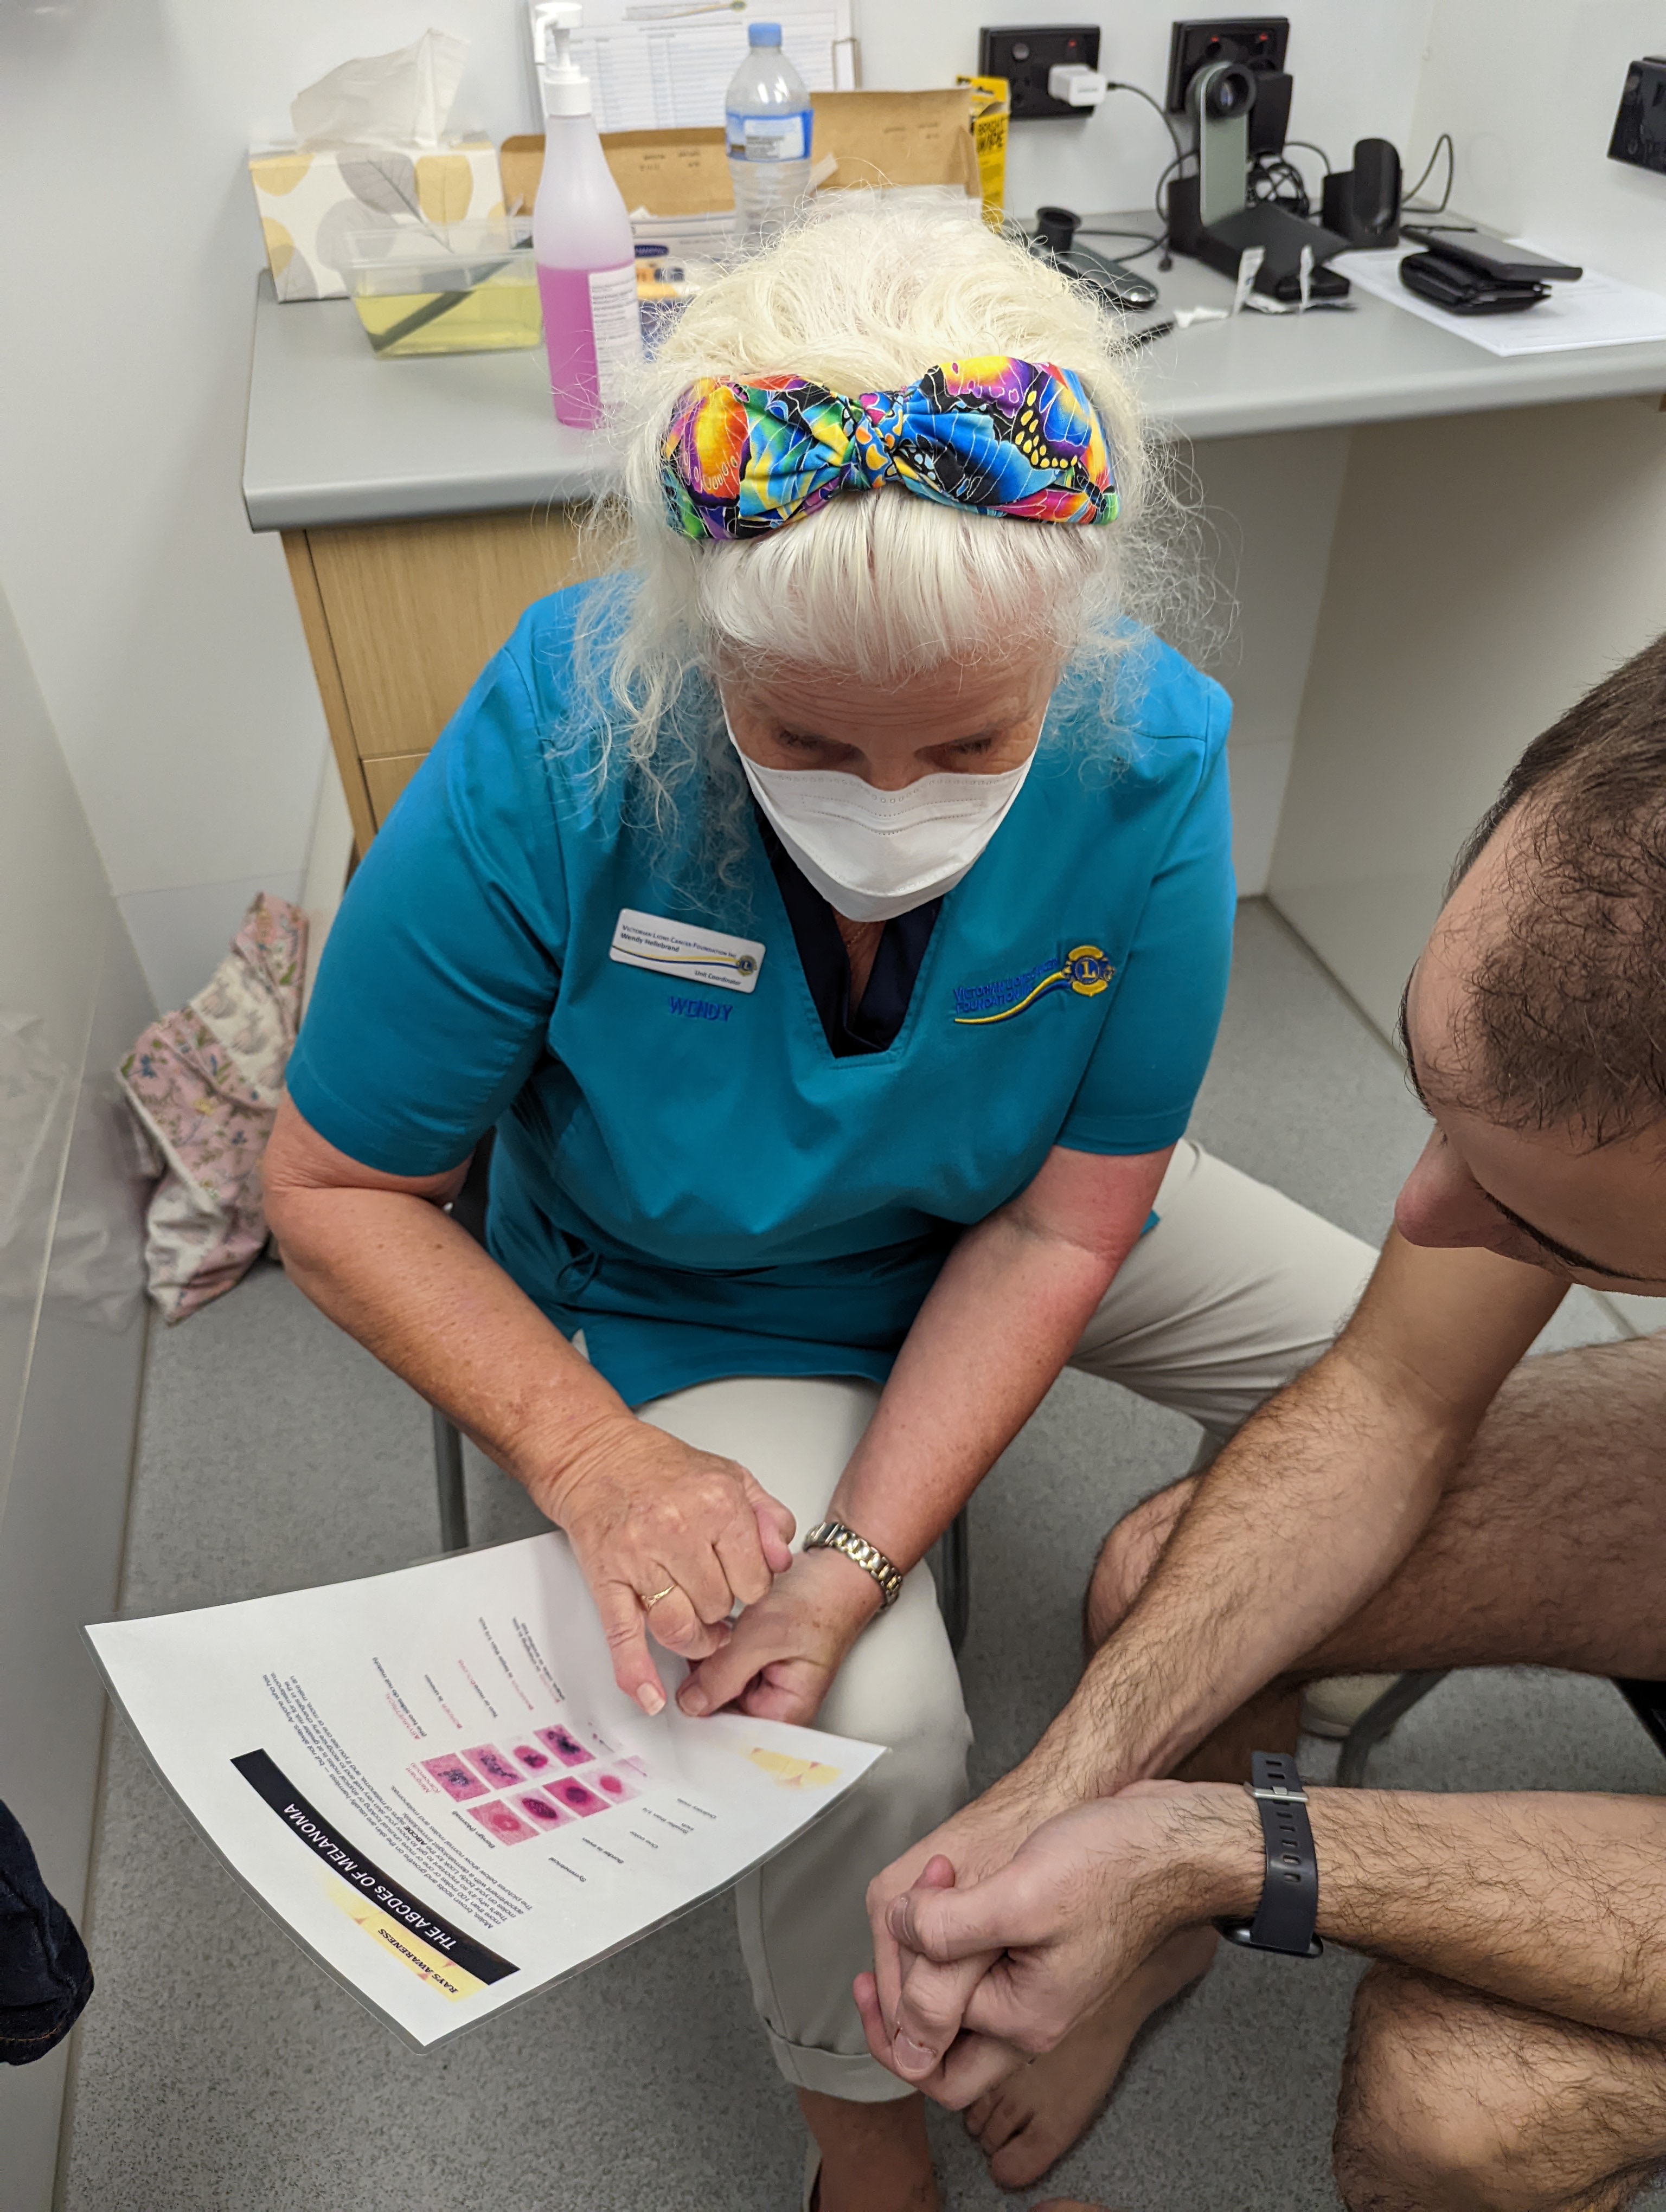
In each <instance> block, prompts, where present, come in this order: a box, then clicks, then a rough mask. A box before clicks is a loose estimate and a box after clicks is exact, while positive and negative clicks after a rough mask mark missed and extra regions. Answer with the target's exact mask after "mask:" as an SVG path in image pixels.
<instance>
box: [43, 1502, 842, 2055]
mask: <svg viewBox="0 0 1666 2212" xmlns="http://www.w3.org/2000/svg"><path fill="white" fill-rule="evenodd" d="M87 1634H88V1640H89V1642H90V1643H91V1644H92V1647H93V1650H94V1655H95V1656H96V1658H97V1661H98V1663H99V1666H100V1669H101V1670H102V1672H103V1674H104V1677H105V1680H106V1683H107V1684H108V1686H109V1688H110V1692H111V1694H112V1697H113V1698H114V1699H115V1700H116V1702H117V1704H118V1705H119V1706H120V1707H121V1709H122V1711H123V1712H124V1713H125V1715H126V1717H127V1718H128V1720H129V1721H130V1722H131V1724H132V1726H133V1728H134V1729H135V1731H136V1732H137V1735H138V1737H139V1740H140V1741H141V1743H142V1744H143V1747H144V1749H145V1752H146V1753H147V1754H148V1755H149V1759H151V1761H152V1763H153V1765H155V1768H156V1771H157V1772H158V1773H159V1774H160V1775H161V1778H162V1780H163V1781H164V1782H165V1783H166V1784H167V1786H168V1788H169V1789H170V1790H172V1791H173V1794H174V1796H176V1797H177V1798H178V1800H179V1803H180V1804H181V1805H182V1806H183V1808H185V1812H186V1814H188V1815H189V1816H190V1818H191V1820H192V1821H193V1822H194V1823H195V1825H196V1826H197V1827H198V1830H199V1831H200V1832H201V1833H202V1834H203V1835H204V1838H206V1839H207V1841H208V1842H209V1843H210V1844H211V1845H212V1846H213V1848H214V1850H216V1851H217V1852H218V1853H219V1855H220V1857H222V1859H223V1860H224V1861H225V1863H226V1864H227V1865H228V1867H229V1868H230V1869H231V1870H232V1872H233V1873H234V1875H236V1876H237V1877H238V1879H239V1880H240V1881H241V1882H242V1883H243V1884H244V1885H245V1887H246V1888H248V1889H249V1890H251V1891H252V1893H253V1894H254V1896H255V1898H256V1899H257V1900H258V1903H260V1904H261V1905H264V1907H265V1909H266V1910H267V1911H269V1912H270V1913H271V1914H272V1915H273V1917H275V1918H276V1919H277V1921H278V1922H279V1923H281V1924H282V1925H283V1927H284V1928H285V1929H287V1930H288V1931H289V1934H290V1935H291V1936H294V1937H295V1941H296V1942H298V1943H299V1944H300V1945H301V1948H303V1949H304V1950H306V1951H308V1952H310V1953H311V1954H312V1956H313V1958H314V1959H315V1960H317V1961H318V1963H319V1965H320V1966H323V1967H324V1968H325V1971H326V1972H328V1973H330V1974H332V1975H333V1976H334V1977H335V1978H336V1979H337V1981H338V1982H340V1983H342V1984H343V1985H344V1987H345V1988H347V1989H348V1990H351V1992H352V1993H353V1995H354V1996H356V1997H358V1998H360V1999H361V2000H362V2002H364V2003H365V2004H367V2005H368V2007H369V2008H370V2009H371V2010H372V2011H373V2012H374V2013H376V2014H377V2015H380V2018H381V2019H382V2020H384V2021H386V2023H387V2024H388V2025H389V2026H390V2027H392V2028H393V2029H394V2030H395V2031H396V2033H398V2034H399V2035H401V2036H403V2037H404V2039H405V2040H406V2041H407V2042H408V2043H410V2044H413V2045H416V2046H417V2049H419V2050H424V2051H426V2050H431V2049H433V2048H434V2046H435V2045H437V2044H441V2043H445V2042H447V2041H449V2040H450V2039H452V2038H453V2036H456V2035H459V2034H460V2033H462V2032H463V2031H464V2030H465V2029H466V2028H470V2027H474V2026H475V2025H476V2023H477V2022H478V2021H483V2020H485V2019H487V2018H488V2017H489V2016H490V2015H493V2014H496V2013H499V2012H502V2010H504V2009H505V2008H506V2007H508V2006H509V2005H512V2004H515V2003H517V2002H520V1999H521V1998H523V1997H528V1996H532V1995H533V1994H534V1993H535V1992H536V1991H537V1990H542V1989H547V1988H549V1987H550V1984H552V1983H555V1982H558V1981H560V1980H562V1979H563V1978H565V1977H567V1976H569V1975H571V1974H575V1973H579V1972H582V1970H583V1969H584V1968H585V1967H587V1966H593V1965H595V1964H596V1962H597V1961H598V1960H601V1959H605V1958H607V1957H608V1956H610V1955H611V1954H612V1953H613V1952H615V1951H618V1950H622V1949H623V1948H624V1947H625V1946H626V1945H627V1944H629V1943H634V1942H636V1941H637V1940H638V1938H639V1937H641V1936H646V1935H648V1934H649V1933H651V1932H652V1930H654V1929H656V1928H660V1927H663V1926H664V1925H665V1923H666V1922H667V1921H669V1920H672V1919H674V1918H675V1917H677V1916H678V1914H679V1913H683V1912H686V1911H689V1910H690V1908H691V1907H692V1906H694V1905H698V1904H699V1903H701V1902H702V1899H706V1898H708V1897H710V1896H713V1895H714V1894H715V1893H717V1892H718V1891H720V1890H723V1889H727V1888H728V1887H730V1886H731V1885H732V1884H733V1883H734V1882H735V1881H738V1880H739V1877H740V1876H741V1875H743V1874H745V1873H746V1872H747V1871H748V1869H751V1868H752V1867H755V1866H757V1865H758V1864H759V1863H761V1862H762V1861H763V1860H764V1859H766V1858H768V1857H769V1856H770V1855H771V1854H772V1853H773V1852H775V1851H777V1850H780V1849H781V1846H782V1844H786V1843H788V1842H790V1841H791V1839H792V1838H793V1837H794V1836H795V1835H797V1834H798V1833H799V1832H800V1831H801V1830H802V1829H804V1828H806V1827H807V1826H809V1824H810V1822H811V1821H812V1820H814V1819H815V1818H816V1817H817V1815H818V1814H820V1813H822V1812H823V1811H824V1810H825V1809H826V1808H827V1807H828V1806H830V1804H832V1803H833V1802H835V1801H836V1799H838V1798H839V1797H841V1796H842V1795H843V1794H844V1792H845V1791H846V1790H848V1789H849V1788H850V1787H851V1786H852V1784H854V1783H855V1782H857V1781H859V1780H860V1778H861V1777H862V1776H863V1775H864V1774H865V1773H866V1771H867V1770H868V1768H869V1767H870V1766H872V1765H873V1762H874V1761H875V1759H878V1758H879V1757H880V1755H881V1753H880V1750H879V1747H877V1746H875V1745H873V1744H866V1743H854V1742H850V1741H847V1740H846V1739H845V1738H843V1737H841V1736H830V1735H821V1734H820V1733H818V1731H817V1730H815V1729H800V1728H790V1727H787V1726H786V1725H785V1724H784V1723H781V1722H776V1721H755V1720H750V1719H748V1718H747V1717H745V1715H744V1714H739V1713H718V1714H715V1715H714V1716H713V1717H711V1718H710V1719H708V1720H701V1721H695V1720H690V1719H689V1718H687V1717H686V1716H684V1714H682V1713H681V1712H679V1711H678V1709H677V1706H676V1704H675V1702H674V1700H673V1702H672V1704H671V1705H669V1706H668V1707H667V1709H666V1711H664V1712H663V1713H661V1714H660V1716H659V1717H657V1718H656V1719H654V1720H649V1719H648V1718H647V1717H645V1716H644V1715H643V1714H642V1713H641V1711H640V1710H639V1709H638V1708H637V1706H636V1705H635V1704H634V1703H633V1702H632V1701H631V1700H630V1699H629V1698H627V1697H626V1696H625V1695H624V1693H623V1692H622V1691H621V1690H619V1689H618V1688H617V1686H615V1683H614V1680H613V1670H612V1666H611V1661H610V1659H609V1656H608V1650H607V1644H606V1641H605V1638H604V1636H603V1634H602V1629H601V1624H600V1622H599V1620H598V1618H597V1615H596V1611H595V1607H594V1606H593V1603H592V1602H591V1599H590V1594H589V1592H588V1590H587V1588H586V1586H585V1582H584V1577H583V1576H582V1574H581V1572H580V1570H579V1567H578V1565H577V1562H576V1561H575V1559H574V1558H573V1555H572V1553H571V1551H570V1549H569V1547H568V1543H567V1540H566V1538H565V1537H564V1536H561V1535H559V1534H550V1535H545V1536H534V1537H532V1538H529V1539H528V1540H527V1541H525V1542H522V1543H516V1544H504V1545H500V1546H498V1547H496V1548H495V1549H492V1550H489V1551H481V1552H466V1553H458V1554H456V1555H454V1556H453V1557H452V1558H450V1559H438V1560H435V1561H433V1562H432V1563H431V1564H429V1565H424V1566H418V1567H407V1568H404V1569H403V1570H401V1571H398V1572H397V1573H394V1574H386V1575H375V1576H372V1577H369V1578H368V1579H367V1580H365V1581H362V1582H351V1583H335V1584H332V1585H331V1586H329V1587H326V1588H325V1589H310V1590H296V1591H293V1592H290V1593H289V1594H288V1595H284V1596H281V1597H265V1598H254V1599H252V1600H250V1601H247V1602H246V1603H244V1604H240V1605H222V1606H213V1607H207V1608H205V1609H204V1610H203V1611H200V1612H194V1613H164V1614H160V1615H157V1616H155V1617H153V1618H151V1619H149V1620H118V1621H109V1622H106V1623H104V1624H103V1625H101V1626H97V1627H94V1628H89V1629H88V1632H87ZM654 1656H655V1659H656V1661H657V1662H658V1664H659V1667H660V1674H661V1676H662V1678H663V1679H664V1680H666V1685H667V1687H671V1686H673V1685H674V1684H675V1683H676V1682H678V1681H680V1680H681V1678H682V1674H683V1666H682V1662H680V1661H678V1660H672V1659H669V1658H668V1656H667V1655H666V1654H665V1653H663V1652H661V1651H660V1650H658V1648H657V1647H654Z"/></svg>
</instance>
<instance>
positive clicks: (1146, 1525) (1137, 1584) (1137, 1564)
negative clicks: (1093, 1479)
mask: <svg viewBox="0 0 1666 2212" xmlns="http://www.w3.org/2000/svg"><path fill="white" fill-rule="evenodd" d="M1196 1488H1197V1481H1196V1478H1195V1476H1192V1475H1188V1476H1186V1477H1185V1478H1184V1480H1182V1481H1180V1482H1176V1483H1171V1484H1170V1486H1169V1487H1168V1489H1166V1490H1159V1491H1158V1493H1157V1495H1156V1496H1155V1497H1154V1498H1146V1500H1145V1502H1144V1503H1143V1504H1140V1505H1136V1506H1135V1507H1134V1510H1133V1511H1132V1512H1131V1513H1125V1514H1124V1515H1123V1516H1122V1519H1121V1520H1120V1521H1119V1522H1117V1523H1116V1527H1115V1528H1113V1529H1112V1530H1111V1532H1110V1534H1109V1535H1108V1536H1107V1537H1106V1538H1105V1541H1104V1543H1103V1544H1102V1545H1101V1546H1100V1547H1099V1556H1098V1558H1097V1559H1096V1560H1095V1561H1094V1563H1093V1575H1092V1579H1091V1581H1090V1582H1089V1583H1088V1586H1087V1597H1086V1601H1085V1604H1084V1606H1083V1609H1082V1632H1083V1635H1084V1637H1085V1640H1086V1644H1087V1648H1088V1650H1090V1651H1097V1650H1098V1648H1099V1646H1100V1645H1101V1644H1103V1643H1104V1640H1105V1638H1107V1637H1108V1636H1109V1635H1110V1632H1111V1631H1112V1630H1113V1629H1114V1628H1116V1626H1117V1625H1118V1624H1119V1623H1120V1622H1121V1621H1122V1619H1123V1617H1124V1615H1125V1614H1126V1613H1127V1612H1128V1608H1129V1607H1130V1606H1131V1605H1132V1604H1133V1603H1134V1600H1135V1598H1137V1597H1138V1596H1139V1595H1140V1591H1141V1590H1142V1589H1144V1588H1145V1586H1146V1583H1147V1582H1149V1580H1150V1579H1151V1574H1152V1568H1153V1567H1155V1566H1156V1565H1157V1562H1158V1559H1161V1557H1162V1556H1163V1547H1164V1545H1165V1544H1166V1543H1167V1542H1168V1541H1169V1539H1170V1536H1171V1535H1172V1534H1174V1528H1175V1523H1176V1522H1177V1521H1178V1520H1179V1518H1180V1516H1181V1515H1182V1514H1183V1512H1184V1511H1185V1510H1186V1507H1187V1505H1188V1504H1189V1503H1190V1500H1191V1497H1192V1493H1193V1492H1194V1491H1195V1489H1196Z"/></svg>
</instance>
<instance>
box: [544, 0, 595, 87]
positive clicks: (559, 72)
mask: <svg viewBox="0 0 1666 2212" xmlns="http://www.w3.org/2000/svg"><path fill="white" fill-rule="evenodd" d="M530 5H531V12H532V52H533V54H534V56H535V57H536V58H537V61H538V84H539V87H540V88H541V90H542V91H543V94H544V113H545V114H546V115H588V114H589V113H590V112H591V106H592V101H591V97H590V80H589V78H588V77H587V76H585V75H584V73H583V72H582V70H581V69H580V68H579V66H578V64H576V63H575V61H574V59H573V50H572V37H573V33H574V32H575V31H576V30H577V28H578V27H579V25H580V23H581V21H583V17H584V9H583V8H582V7H581V5H580V0H530Z"/></svg>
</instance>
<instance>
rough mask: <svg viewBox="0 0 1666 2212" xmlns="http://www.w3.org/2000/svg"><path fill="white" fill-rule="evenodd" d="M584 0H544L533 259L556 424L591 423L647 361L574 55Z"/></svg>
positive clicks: (613, 202)
mask: <svg viewBox="0 0 1666 2212" xmlns="http://www.w3.org/2000/svg"><path fill="white" fill-rule="evenodd" d="M581 13H582V10H581V8H580V6H579V0H538V8H537V16H538V64H539V65H538V80H539V82H540V84H541V86H542V88H543V93H544V174H543V176H542V178H541V179H539V182H538V197H537V199H536V200H535V201H534V202H533V204H532V258H533V260H534V261H535V262H536V263H537V264H538V295H539V298H540V299H541V301H543V306H544V347H545V349H546V351H547V352H548V354H549V356H550V397H551V398H553V399H554V401H555V406H556V421H557V422H569V423H571V424H573V425H574V426H575V428H579V429H589V428H593V427H594V425H595V424H596V423H597V422H599V421H600V419H601V416H602V412H603V410H605V407H606V405H607V404H608V402H609V400H610V399H611V398H613V396H614V394H615V392H616V389H617V386H618V384H619V382H620V380H621V379H622V377H623V375H625V374H628V372H629V369H630V368H632V367H634V366H635V363H636V362H640V361H641V357H642V325H641V313H640V311H639V310H638V307H637V304H636V248H635V241H634V240H633V239H632V237H631V233H630V218H629V216H628V215H627V214H626V213H625V204H624V199H623V196H622V194H621V193H620V191H619V187H618V186H617V185H616V184H615V183H614V181H613V173H612V171H611V169H610V168H609V167H608V166H607V160H606V156H605V155H604V154H603V152H602V146H601V140H600V139H599V137H597V136H596V118H595V114H594V112H593V105H592V100H591V93H590V86H589V82H588V81H587V79H586V77H585V76H583V75H582V73H581V71H580V70H579V69H578V67H577V65H576V64H575V62H574V60H573V56H572V52H571V47H570V45H569V40H570V39H571V35H572V33H573V32H574V31H575V30H576V29H577V28H578V27H579V22H580V18H581Z"/></svg>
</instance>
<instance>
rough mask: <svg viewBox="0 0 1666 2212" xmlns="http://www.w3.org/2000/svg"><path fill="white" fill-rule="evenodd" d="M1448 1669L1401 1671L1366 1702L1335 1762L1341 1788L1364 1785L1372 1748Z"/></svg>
mask: <svg viewBox="0 0 1666 2212" xmlns="http://www.w3.org/2000/svg"><path fill="white" fill-rule="evenodd" d="M1449 1671H1450V1669H1448V1668H1444V1667H1440V1668H1436V1669H1435V1670H1434V1671H1433V1672H1432V1673H1431V1674H1402V1675H1401V1677H1400V1679H1399V1680H1397V1681H1396V1682H1394V1683H1391V1684H1390V1685H1389V1687H1388V1688H1387V1689H1386V1690H1384V1691H1383V1694H1382V1696H1381V1697H1380V1698H1378V1699H1377V1702H1376V1703H1375V1704H1374V1705H1367V1706H1366V1708H1365V1711H1364V1712H1363V1713H1361V1714H1360V1716H1359V1719H1358V1720H1357V1721H1355V1723H1353V1727H1352V1728H1351V1729H1349V1730H1348V1732H1347V1737H1346V1738H1345V1739H1344V1741H1343V1744H1342V1755H1341V1759H1338V1760H1337V1762H1336V1784H1337V1787H1338V1788H1339V1789H1341V1790H1363V1789H1364V1788H1365V1765H1366V1762H1367V1761H1368V1760H1369V1759H1370V1758H1371V1753H1372V1752H1373V1751H1375V1750H1376V1748H1377V1745H1378V1744H1379V1743H1381V1742H1382V1741H1383V1737H1384V1736H1385V1735H1387V1734H1388V1733H1389V1729H1391V1728H1392V1727H1393V1726H1394V1724H1395V1722H1396V1721H1397V1720H1401V1719H1403V1718H1404V1717H1405V1716H1406V1714H1408V1712H1410V1711H1411V1709H1412V1707H1413V1706H1414V1705H1420V1704H1421V1703H1422V1701H1423V1699H1425V1698H1426V1697H1427V1696H1428V1694H1429V1692H1430V1691H1431V1690H1432V1689H1433V1688H1434V1686H1435V1685H1436V1683H1437V1682H1444V1680H1445V1679H1446V1676H1447V1674H1448V1673H1449Z"/></svg>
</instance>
